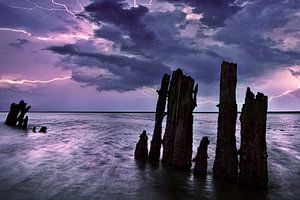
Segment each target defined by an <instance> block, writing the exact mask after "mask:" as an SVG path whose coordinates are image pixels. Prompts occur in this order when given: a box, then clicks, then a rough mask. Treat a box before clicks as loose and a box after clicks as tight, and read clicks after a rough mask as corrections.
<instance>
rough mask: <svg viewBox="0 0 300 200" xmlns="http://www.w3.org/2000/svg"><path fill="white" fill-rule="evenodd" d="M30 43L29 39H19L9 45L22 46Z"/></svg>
mask: <svg viewBox="0 0 300 200" xmlns="http://www.w3.org/2000/svg"><path fill="white" fill-rule="evenodd" d="M28 43H30V42H29V40H26V39H17V41H16V42H13V43H9V44H8V45H10V46H13V47H15V48H22V47H23V46H24V45H26V44H28Z"/></svg>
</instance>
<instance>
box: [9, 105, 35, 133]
mask: <svg viewBox="0 0 300 200" xmlns="http://www.w3.org/2000/svg"><path fill="white" fill-rule="evenodd" d="M30 108H31V106H27V104H26V103H25V102H24V101H23V100H22V101H20V102H19V104H16V103H12V104H11V105H10V110H9V113H8V115H7V117H6V120H5V124H6V125H8V126H16V125H17V126H18V127H20V128H24V127H27V123H28V117H27V118H25V119H26V126H23V125H24V117H25V114H26V113H27V112H28V111H29V109H30Z"/></svg>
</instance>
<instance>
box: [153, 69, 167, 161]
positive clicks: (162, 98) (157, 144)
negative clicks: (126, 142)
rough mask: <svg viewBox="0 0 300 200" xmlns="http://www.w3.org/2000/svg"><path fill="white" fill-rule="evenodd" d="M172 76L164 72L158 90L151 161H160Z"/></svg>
mask: <svg viewBox="0 0 300 200" xmlns="http://www.w3.org/2000/svg"><path fill="white" fill-rule="evenodd" d="M169 82H170V76H169V75H168V74H164V76H163V78H162V81H161V86H160V90H157V93H158V100H157V104H156V114H155V127H154V132H153V136H152V140H151V147H150V152H149V157H148V160H149V161H150V162H159V158H160V148H161V142H162V140H161V135H162V122H163V119H164V116H165V108H166V101H167V96H168V88H169Z"/></svg>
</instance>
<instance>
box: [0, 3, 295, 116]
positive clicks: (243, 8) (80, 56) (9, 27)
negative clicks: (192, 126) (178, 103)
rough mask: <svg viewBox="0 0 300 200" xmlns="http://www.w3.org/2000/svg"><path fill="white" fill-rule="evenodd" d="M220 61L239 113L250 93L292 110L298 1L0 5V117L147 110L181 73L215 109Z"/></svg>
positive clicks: (201, 105)
mask: <svg viewBox="0 0 300 200" xmlns="http://www.w3.org/2000/svg"><path fill="white" fill-rule="evenodd" d="M223 60H227V61H230V62H234V63H237V65H238V86H237V102H238V106H239V109H240V108H241V106H242V104H243V102H244V98H245V92H246V88H247V87H248V86H249V87H251V89H252V90H253V91H254V92H263V93H264V94H265V95H267V96H268V97H269V111H299V110H300V103H299V102H300V0H248V1H244V0H209V1H204V0H202V1H200V0H126V1H125V0H0V61H1V62H0V110H7V109H9V105H10V104H11V103H12V102H18V101H19V100H21V99H23V100H25V101H26V102H28V103H29V104H30V105H31V106H32V110H35V111H154V110H155V105H156V99H157V94H156V90H157V89H158V88H159V84H160V81H161V78H162V76H163V74H164V73H169V74H170V73H171V72H172V71H173V70H175V69H177V68H182V69H183V71H184V73H185V74H187V75H190V76H192V77H193V78H194V79H195V80H196V82H197V83H198V84H199V91H198V100H197V101H198V102H197V103H198V106H197V108H196V110H195V111H217V107H216V105H217V104H218V101H219V100H218V99H219V76H220V65H221V63H222V61H223Z"/></svg>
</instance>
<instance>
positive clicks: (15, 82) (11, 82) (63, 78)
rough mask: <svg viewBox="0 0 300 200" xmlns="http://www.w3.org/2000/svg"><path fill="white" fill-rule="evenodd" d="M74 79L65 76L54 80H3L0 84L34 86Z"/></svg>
mask: <svg viewBox="0 0 300 200" xmlns="http://www.w3.org/2000/svg"><path fill="white" fill-rule="evenodd" d="M71 78H72V77H70V76H65V77H62V78H53V79H50V80H26V79H23V80H10V79H2V80H0V83H9V84H17V85H22V84H32V83H51V82H55V81H64V80H69V79H71Z"/></svg>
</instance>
